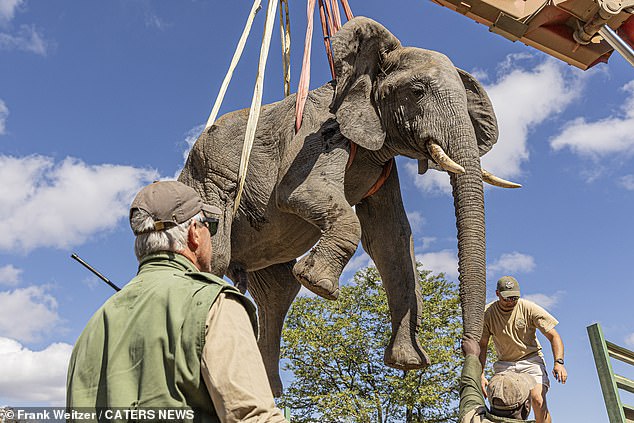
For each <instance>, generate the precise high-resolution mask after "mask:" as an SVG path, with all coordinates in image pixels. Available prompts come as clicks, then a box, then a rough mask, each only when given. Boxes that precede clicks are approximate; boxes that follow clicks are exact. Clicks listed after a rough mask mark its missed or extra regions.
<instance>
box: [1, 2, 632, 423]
mask: <svg viewBox="0 0 634 423" xmlns="http://www.w3.org/2000/svg"><path fill="white" fill-rule="evenodd" d="M386 4H388V3H387V2H383V1H378V0H366V1H363V2H361V1H355V0H351V7H352V9H353V12H354V13H355V15H364V16H369V17H372V18H374V19H376V20H378V21H380V22H381V23H383V24H384V25H385V26H386V27H387V28H388V29H390V30H391V31H392V32H393V33H394V34H395V35H396V36H397V37H398V38H399V39H400V40H401V41H402V43H403V44H405V45H412V46H418V47H423V48H428V49H432V50H437V51H440V52H442V53H444V54H446V55H447V56H448V57H449V58H450V59H451V60H452V61H453V62H454V64H455V65H456V66H458V67H460V68H463V69H465V70H467V71H470V72H472V73H473V74H474V75H476V76H477V77H478V78H479V79H480V80H481V81H482V82H483V83H484V84H485V86H486V87H487V89H488V92H489V94H490V96H491V98H492V101H493V104H494V107H495V110H496V113H497V116H498V120H499V123H500V140H499V142H498V144H497V145H496V146H495V147H494V148H493V150H492V152H491V153H489V154H488V155H487V156H485V157H484V158H483V164H484V166H485V167H486V168H487V169H488V170H491V171H493V172H494V173H496V174H498V175H499V176H502V177H505V178H507V179H512V180H514V181H516V182H519V183H521V184H523V185H524V187H523V188H522V189H520V190H503V189H499V188H491V189H487V190H486V194H485V195H486V213H487V214H486V216H487V261H488V296H489V298H491V299H492V298H493V296H494V289H495V288H494V286H495V281H496V280H497V279H498V278H499V277H500V276H502V275H504V274H513V275H515V276H516V277H517V278H518V280H519V281H520V283H521V284H522V289H523V293H524V294H526V297H529V298H532V299H534V300H535V301H537V302H538V303H540V304H541V305H543V306H544V307H546V308H547V309H548V310H550V311H551V312H552V313H553V314H554V315H555V316H556V317H557V318H558V319H559V321H560V324H559V326H558V327H557V329H558V331H559V333H560V334H561V335H562V337H563V340H564V343H565V346H566V367H567V369H568V372H569V380H568V383H567V384H566V385H565V386H561V385H555V386H553V387H552V389H551V392H550V395H549V403H550V407H551V410H552V412H553V415H554V418H555V419H556V420H557V421H558V422H568V421H570V422H573V421H607V415H606V412H605V407H604V405H603V399H602V396H601V392H600V389H599V384H598V380H597V377H596V371H595V368H594V363H593V360H592V354H591V351H590V346H589V344H588V340H587V334H586V326H588V325H590V324H591V323H593V322H600V323H601V324H602V325H603V329H604V331H605V333H606V336H607V338H608V339H610V340H612V341H613V342H615V343H617V344H621V345H624V346H629V347H630V348H634V323H633V322H632V321H633V319H632V313H631V311H630V310H631V309H630V307H631V299H632V298H633V297H634V284H632V278H631V263H632V262H633V261H634V253H633V248H632V241H631V240H632V239H634V225H632V223H631V216H632V211H633V210H634V201H633V198H634V166H633V165H634V160H633V154H634V72H633V68H632V67H631V66H630V65H629V64H627V63H626V62H625V61H624V60H623V59H622V58H621V57H619V56H617V55H614V56H613V57H612V58H611V59H610V63H609V64H608V65H603V64H602V65H598V66H596V67H595V68H594V69H592V70H590V71H587V72H582V71H580V70H578V69H576V68H572V67H570V66H568V65H566V64H563V63H561V62H559V61H556V60H554V59H551V58H549V57H547V56H546V55H545V54H542V53H540V52H538V51H536V50H533V49H531V48H529V47H526V46H524V45H522V44H519V43H511V42H510V41H507V40H506V39H503V38H501V37H500V36H498V35H495V34H492V33H489V32H488V30H487V28H485V27H484V26H482V25H479V24H476V23H475V22H473V21H470V20H469V19H467V18H465V17H464V16H461V15H458V14H456V13H453V12H451V11H449V10H448V9H445V8H442V7H440V6H438V5H436V4H434V3H432V2H430V1H422V0H421V1H414V0H403V1H400V2H397V3H389V4H390V6H389V7H386ZM250 7H251V2H246V1H233V2H220V1H203V0H198V1H193V0H192V1H190V0H187V1H186V0H183V1H179V2H171V1H149V0H111V1H106V2H104V1H81V2H80V1H64V0H58V1H47V2H42V1H40V2H36V1H32V0H0V198H1V199H2V200H1V201H0V218H1V219H0V221H2V222H3V225H2V227H1V229H0V231H1V234H0V404H4V405H14V406H18V405H27V404H33V405H43V404H62V403H63V398H64V381H65V372H66V365H67V361H68V356H69V354H70V350H71V347H72V344H73V342H74V340H75V339H76V338H77V336H78V335H79V333H80V332H81V330H82V328H83V327H84V325H85V323H86V322H87V320H88V319H89V318H90V316H91V315H92V313H93V312H94V311H95V310H96V309H97V308H98V307H99V306H100V305H101V304H102V303H103V301H104V300H105V299H107V298H108V296H109V295H111V294H112V290H111V289H110V288H109V287H108V286H106V285H105V284H102V283H101V282H99V281H98V280H97V279H96V278H95V277H93V276H92V275H91V274H89V273H88V272H87V271H86V270H85V269H83V268H82V267H80V266H79V265H78V264H76V263H75V262H74V261H72V260H71V259H70V258H69V256H70V253H71V252H73V251H75V252H77V253H79V255H80V256H82V257H83V258H84V259H86V260H87V261H88V262H90V263H91V264H93V265H94V266H95V267H96V268H97V269H99V270H101V271H102V272H104V273H105V274H107V275H108V276H109V277H110V278H111V279H112V280H113V281H114V282H115V283H118V284H120V285H123V284H124V283H125V282H126V281H127V280H129V279H130V278H131V277H132V276H133V275H134V273H135V272H136V260H135V258H134V254H133V250H132V242H133V237H132V234H131V233H130V230H129V226H128V223H127V210H128V206H129V203H130V201H131V199H132V197H133V195H134V194H135V192H136V191H137V190H138V189H139V188H140V187H141V186H143V185H145V184H146V183H148V182H150V181H152V180H154V179H157V178H169V177H173V176H174V175H176V174H177V172H178V171H179V170H180V168H181V167H182V165H183V162H184V155H185V154H186V153H187V151H188V148H189V147H190V144H191V142H192V140H193V138H195V137H196V136H197V135H198V133H199V132H200V130H201V129H200V125H201V124H203V123H204V122H205V121H206V120H207V117H208V115H209V112H210V110H211V106H212V104H213V101H214V99H215V96H216V94H217V92H218V90H219V87H220V84H221V82H222V79H223V77H224V75H225V72H226V70H227V68H228V66H229V62H230V60H231V56H232V54H233V51H234V49H235V46H236V44H237V41H238V38H239V36H240V34H241V32H242V27H243V25H244V22H245V20H246V16H247V13H248V11H249V9H250ZM290 8H291V27H292V29H293V45H292V58H291V61H292V75H291V77H292V86H293V91H294V90H295V89H296V86H297V82H298V78H299V66H300V62H301V54H302V49H303V39H304V29H305V23H306V12H305V3H304V2H291V4H290ZM264 16H265V13H264V10H263V11H262V12H260V14H258V16H257V18H256V21H255V24H254V29H253V32H252V35H251V37H250V40H249V43H248V44H247V47H246V50H245V55H244V57H243V59H242V61H241V62H240V65H239V66H238V69H237V70H236V73H235V76H234V79H233V82H232V84H231V85H230V86H229V90H228V93H227V96H226V98H225V101H224V103H223V107H222V109H221V113H224V112H228V111H231V110H235V109H237V108H243V107H248V105H249V104H250V102H251V95H252V90H253V84H254V81H255V72H256V66H257V56H258V54H259V44H260V40H261V33H262V27H263V21H264ZM316 24H318V23H317V22H316ZM318 31H319V27H318V26H316V30H315V34H316V35H315V38H314V41H313V54H312V76H311V88H316V87H318V86H320V85H322V84H323V83H325V82H327V81H328V80H329V79H330V76H329V71H328V67H327V62H326V59H325V54H324V49H323V43H322V42H321V39H320V36H319V33H318ZM279 43H280V41H279V33H278V32H277V29H276V31H275V32H274V35H273V43H272V47H271V52H270V56H269V62H268V66H267V74H266V78H265V84H264V87H265V89H264V101H265V102H272V101H276V100H279V99H280V98H281V97H282V96H283V91H282V71H281V54H280V46H279ZM398 167H399V168H400V169H399V171H400V174H401V184H402V189H403V194H404V201H405V206H406V209H407V212H408V214H409V216H410V220H411V223H412V227H413V229H414V233H415V240H416V253H417V257H418V258H419V259H420V260H421V261H422V262H423V263H424V265H425V267H427V268H430V269H432V270H434V271H437V272H440V271H442V272H446V274H447V275H448V276H449V277H450V278H452V279H456V278H457V270H456V240H455V221H454V214H453V201H452V198H451V196H450V194H449V193H448V188H447V187H448V180H447V177H446V175H444V174H440V173H438V172H434V171H430V172H428V173H427V174H425V175H423V176H417V175H416V174H415V173H416V172H415V163H414V162H413V161H410V160H407V159H399V161H398ZM368 263H369V261H368V257H367V255H364V253H363V252H362V251H359V252H358V253H357V255H356V256H355V257H354V258H353V260H352V261H351V263H350V264H349V266H348V267H347V269H346V272H345V274H344V278H346V279H347V278H350V277H351V275H352V273H353V272H354V271H355V270H357V269H358V268H359V267H361V266H364V265H367V264H368ZM541 341H542V343H545V347H546V357H547V361H548V363H549V367H550V366H551V365H552V356H551V353H550V350H549V348H548V342H547V341H546V340H545V339H544V338H543V337H542V338H541ZM629 376H630V377H632V376H633V375H629ZM630 403H631V401H630ZM580 404H583V405H584V406H583V407H580Z"/></svg>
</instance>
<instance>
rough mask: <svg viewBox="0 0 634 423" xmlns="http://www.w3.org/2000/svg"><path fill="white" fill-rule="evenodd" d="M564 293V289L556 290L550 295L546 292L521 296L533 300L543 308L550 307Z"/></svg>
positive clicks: (554, 304) (556, 302) (557, 301)
mask: <svg viewBox="0 0 634 423" xmlns="http://www.w3.org/2000/svg"><path fill="white" fill-rule="evenodd" d="M563 294H564V291H557V292H555V293H554V294H552V295H546V294H528V295H523V294H522V298H524V299H525V300H529V301H532V302H534V303H535V304H537V305H540V306H542V307H544V308H545V309H547V310H548V309H551V308H553V307H555V306H556V305H557V304H558V303H559V299H560V298H561V296H562V295H563Z"/></svg>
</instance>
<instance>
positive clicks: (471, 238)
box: [451, 128, 486, 340]
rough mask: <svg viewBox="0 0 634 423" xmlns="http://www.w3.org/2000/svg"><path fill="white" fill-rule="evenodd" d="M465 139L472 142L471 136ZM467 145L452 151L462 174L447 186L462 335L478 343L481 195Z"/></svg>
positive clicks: (482, 278)
mask: <svg viewBox="0 0 634 423" xmlns="http://www.w3.org/2000/svg"><path fill="white" fill-rule="evenodd" d="M469 129H470V128H469ZM472 131H473V129H471V133H472V134H473V132H472ZM467 138H471V140H475V134H473V135H471V136H467ZM468 144H473V148H465V149H456V150H455V151H454V152H455V154H452V156H453V158H454V160H455V161H456V162H457V163H458V164H460V165H461V166H462V167H464V169H465V173H464V174H460V175H457V174H451V186H452V188H453V197H454V207H455V212H456V227H457V229H458V271H459V273H460V276H459V279H460V302H461V304H462V322H463V329H464V335H466V336H468V337H470V338H473V339H476V340H479V339H480V337H481V336H482V324H483V317H484V305H485V300H486V241H485V226H484V225H485V223H484V192H483V187H482V172H481V168H480V159H479V156H478V151H477V147H476V145H475V142H473V141H468Z"/></svg>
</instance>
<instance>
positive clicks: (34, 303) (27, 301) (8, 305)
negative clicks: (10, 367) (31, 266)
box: [0, 286, 61, 374]
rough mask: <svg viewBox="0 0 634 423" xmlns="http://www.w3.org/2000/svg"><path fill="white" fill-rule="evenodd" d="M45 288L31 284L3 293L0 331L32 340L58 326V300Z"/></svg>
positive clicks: (25, 339)
mask: <svg viewBox="0 0 634 423" xmlns="http://www.w3.org/2000/svg"><path fill="white" fill-rule="evenodd" d="M46 291H47V289H46V287H42V286H29V287H26V288H19V289H14V290H13V291H2V292H0V333H1V334H2V335H3V336H7V337H10V338H14V339H17V340H18V341H21V342H33V341H37V340H40V339H41V338H42V336H43V335H45V334H46V333H48V332H49V331H50V330H51V329H53V328H54V327H56V326H57V325H58V324H59V323H60V322H61V319H60V317H59V315H58V314H57V300H56V299H55V298H54V297H53V296H52V295H50V294H48V293H47V292H46ZM17 316H19V318H16V317H17ZM0 374H1V373H0Z"/></svg>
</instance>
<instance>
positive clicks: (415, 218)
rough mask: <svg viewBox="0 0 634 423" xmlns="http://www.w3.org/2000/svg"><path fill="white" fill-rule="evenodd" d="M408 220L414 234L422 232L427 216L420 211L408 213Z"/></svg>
mask: <svg viewBox="0 0 634 423" xmlns="http://www.w3.org/2000/svg"><path fill="white" fill-rule="evenodd" d="M407 220H409V224H410V226H411V227H412V231H414V232H417V231H420V230H421V229H422V228H423V225H424V224H425V216H423V214H422V213H421V212H419V211H412V212H407Z"/></svg>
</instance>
